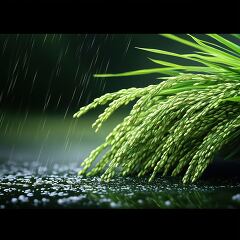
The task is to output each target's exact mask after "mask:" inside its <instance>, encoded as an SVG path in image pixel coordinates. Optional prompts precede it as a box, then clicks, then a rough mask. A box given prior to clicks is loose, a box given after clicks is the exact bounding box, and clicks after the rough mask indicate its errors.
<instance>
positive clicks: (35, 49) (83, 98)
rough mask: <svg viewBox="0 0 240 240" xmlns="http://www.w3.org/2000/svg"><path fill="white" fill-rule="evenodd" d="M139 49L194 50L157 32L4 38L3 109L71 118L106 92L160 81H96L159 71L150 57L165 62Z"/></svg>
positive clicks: (0, 45) (0, 52) (0, 61)
mask: <svg viewBox="0 0 240 240" xmlns="http://www.w3.org/2000/svg"><path fill="white" fill-rule="evenodd" d="M136 46H139V47H148V48H159V49H164V50H169V51H177V52H179V53H181V52H188V51H190V50H189V48H187V47H184V46H182V45H181V44H179V43H176V42H174V41H172V40H168V39H166V38H164V37H162V36H160V35H158V34H129V33H128V34H84V33H82V34H53V33H51V34H1V35H0V69H1V71H0V107H1V109H2V110H12V111H18V112H25V111H37V112H60V113H65V114H72V113H73V112H74V111H76V110H77V109H78V108H79V107H81V106H83V105H85V104H87V103H89V102H91V101H92V100H93V99H94V98H96V97H98V96H101V95H102V94H103V93H106V92H113V91H117V90H119V89H122V88H128V87H132V86H134V87H144V86H147V85H149V84H155V83H158V82H159V80H156V77H159V74H158V75H155V74H153V75H147V76H143V75H142V76H136V77H135V76H133V77H122V78H94V77H93V74H95V73H105V72H108V73H118V72H125V71H131V70H137V69H143V68H152V67H157V66H158V65H156V64H154V63H152V62H150V61H149V60H148V59H147V57H150V56H154V57H155V58H156V59H157V58H161V59H167V58H166V57H165V56H156V54H151V53H147V52H144V51H141V50H138V49H136V48H135V47H136ZM179 46H181V47H179ZM178 62H181V61H178Z"/></svg>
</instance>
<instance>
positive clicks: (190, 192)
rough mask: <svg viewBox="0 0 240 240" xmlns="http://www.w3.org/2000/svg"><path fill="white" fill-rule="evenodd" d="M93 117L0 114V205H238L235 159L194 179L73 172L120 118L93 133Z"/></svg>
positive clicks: (238, 167)
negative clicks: (88, 175) (111, 176)
mask: <svg viewBox="0 0 240 240" xmlns="http://www.w3.org/2000/svg"><path fill="white" fill-rule="evenodd" d="M95 117H96V116H93V117H88V118H85V119H84V118H83V119H82V120H79V121H76V120H73V119H72V117H71V116H69V117H68V118H63V117H62V116H61V115H59V116H57V115H46V114H41V115H40V114H36V115H19V114H12V113H11V114H10V113H4V114H2V115H1V119H0V209H7V208H240V179H239V172H240V161H237V162H235V163H234V162H229V161H227V162H218V161H214V163H216V164H215V165H214V164H213V166H211V167H209V168H208V169H207V171H206V172H207V173H206V174H205V176H204V177H203V178H201V180H200V181H199V182H197V183H196V184H191V185H183V184H182V182H181V179H179V178H171V177H166V178H161V177H158V178H156V180H154V181H153V182H151V183H148V178H147V177H146V178H140V179H139V178H135V177H127V178H121V177H117V178H114V179H112V180H111V181H110V182H109V183H103V182H101V181H100V178H99V177H94V178H86V177H82V176H78V175H77V173H78V171H79V170H80V168H79V166H80V163H81V162H82V161H83V159H84V158H85V157H86V156H88V154H89V153H90V151H91V150H92V149H94V148H95V147H96V146H98V145H99V144H100V143H101V142H102V141H103V140H104V138H105V136H106V135H107V133H108V132H110V131H111V129H113V127H114V126H115V125H116V123H117V122H119V121H120V117H119V116H118V115H116V117H115V118H113V119H111V120H110V121H109V122H108V123H107V124H105V125H104V127H103V129H102V130H101V131H100V132H99V133H98V134H95V133H94V131H93V130H92V129H91V124H92V123H93V122H94V119H95Z"/></svg>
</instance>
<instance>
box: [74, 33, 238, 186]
mask: <svg viewBox="0 0 240 240" xmlns="http://www.w3.org/2000/svg"><path fill="white" fill-rule="evenodd" d="M161 35H162V36H164V37H166V38H169V39H171V40H174V41H177V42H179V44H184V45H188V46H190V47H192V48H193V49H194V50H193V52H192V53H189V54H178V53H176V52H169V51H164V50H160V49H150V48H138V49H140V50H143V51H146V52H151V53H154V54H156V56H160V55H168V56H172V57H176V59H177V58H182V59H187V60H189V61H191V62H193V63H198V65H196V64H194V65H179V64H177V63H175V62H166V61H162V60H159V59H152V58H150V61H152V62H153V64H155V66H156V67H154V68H151V69H141V70H136V71H131V72H124V73H118V74H96V75H95V77H125V76H132V75H143V74H152V73H159V74H165V75H166V76H165V77H159V84H156V85H150V86H147V87H144V88H129V89H122V90H120V91H118V92H114V93H107V94H105V95H103V96H101V97H99V98H97V99H95V100H94V101H93V102H92V103H90V104H89V105H87V106H84V107H82V108H80V110H79V111H78V112H77V113H75V114H74V117H76V118H79V117H80V116H82V115H83V114H86V113H87V112H88V111H90V110H92V109H94V108H96V107H97V106H99V105H108V106H107V107H106V109H105V111H104V112H103V113H102V114H100V115H99V116H98V118H97V120H96V121H95V123H94V124H93V127H94V128H96V132H97V131H98V130H99V129H100V127H101V126H102V124H103V123H104V122H105V121H106V120H107V119H108V118H109V117H110V116H111V114H113V113H114V111H116V110H117V109H118V108H120V107H121V106H123V105H127V104H128V103H130V102H132V101H134V100H135V101H136V103H135V105H134V106H133V107H132V109H131V111H130V113H129V115H128V116H126V117H125V118H124V119H123V121H122V122H121V123H120V124H118V125H117V126H116V127H115V128H114V129H113V131H112V132H111V133H110V134H109V135H108V136H107V137H106V139H105V142H103V143H102V144H101V145H100V146H99V147H97V148H96V149H95V150H93V151H92V152H91V153H90V155H89V156H88V157H87V159H85V160H84V162H83V163H82V167H83V168H82V170H81V171H80V172H79V174H86V175H87V176H93V175H97V174H101V179H102V180H104V181H109V180H110V179H111V178H112V177H113V176H114V175H115V174H119V175H122V176H126V175H136V176H139V177H140V176H144V175H148V176H149V181H151V180H153V179H154V177H155V176H156V175H163V176H164V175H172V176H177V175H182V176H183V178H182V181H183V183H190V182H194V181H196V180H197V179H199V177H200V176H201V175H202V174H203V172H204V170H205V169H206V168H207V167H208V166H209V164H210V163H211V162H212V161H213V159H214V156H215V155H216V153H217V152H219V151H220V150H221V149H222V147H223V146H225V145H226V144H229V143H231V142H232V141H234V140H236V139H237V138H238V137H239V134H240V111H239V110H240V103H239V102H240V45H237V44H235V43H234V42H233V41H230V40H229V37H231V38H232V39H234V38H235V40H236V41H240V34H232V35H229V37H225V36H224V37H223V36H220V35H218V34H206V36H207V37H208V38H209V39H210V40H209V41H204V40H201V39H199V38H197V37H196V36H192V35H189V34H188V35H186V36H185V37H184V38H183V37H179V36H177V35H173V34H161ZM180 46H181V45H180ZM102 152H104V156H103V157H102V158H101V159H100V160H99V161H98V156H99V154H100V153H102Z"/></svg>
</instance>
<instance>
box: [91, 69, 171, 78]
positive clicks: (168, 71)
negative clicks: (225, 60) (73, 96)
mask: <svg viewBox="0 0 240 240" xmlns="http://www.w3.org/2000/svg"><path fill="white" fill-rule="evenodd" d="M174 70H176V68H171V67H168V68H150V69H141V70H136V71H130V72H124V73H108V74H94V77H125V76H138V75H145V74H151V73H163V74H168V75H169V74H171V75H174V74H176V72H175V71H174Z"/></svg>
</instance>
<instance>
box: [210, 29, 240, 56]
mask: <svg viewBox="0 0 240 240" xmlns="http://www.w3.org/2000/svg"><path fill="white" fill-rule="evenodd" d="M207 35H208V36H210V37H212V38H214V39H216V40H217V41H218V42H220V43H222V44H223V45H225V46H227V47H229V48H230V49H232V50H233V51H235V52H237V53H240V46H238V45H237V44H235V43H233V42H230V41H229V40H227V39H225V38H223V37H221V36H219V35H218V34H207Z"/></svg>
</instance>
